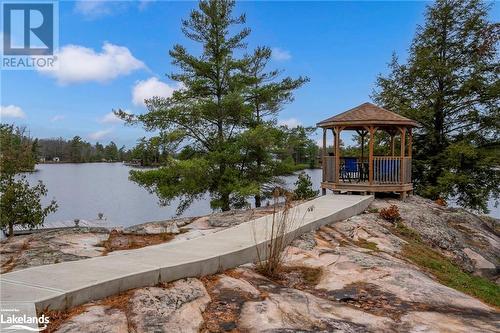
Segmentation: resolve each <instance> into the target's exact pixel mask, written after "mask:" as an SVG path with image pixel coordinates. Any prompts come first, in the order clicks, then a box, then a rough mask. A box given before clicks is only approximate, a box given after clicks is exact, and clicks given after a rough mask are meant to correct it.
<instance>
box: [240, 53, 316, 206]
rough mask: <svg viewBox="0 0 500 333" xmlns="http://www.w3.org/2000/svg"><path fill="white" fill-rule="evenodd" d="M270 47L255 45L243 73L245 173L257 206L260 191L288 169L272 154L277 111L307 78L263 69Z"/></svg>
mask: <svg viewBox="0 0 500 333" xmlns="http://www.w3.org/2000/svg"><path fill="white" fill-rule="evenodd" d="M271 55H272V51H271V49H270V48H268V47H258V48H257V49H256V50H255V51H254V53H253V55H252V56H251V57H250V58H249V66H248V67H247V68H246V74H247V75H248V77H249V78H250V79H251V84H250V86H249V87H248V89H247V91H246V97H245V100H246V102H247V103H248V104H249V105H250V107H251V109H252V114H251V117H250V119H249V122H248V130H247V131H246V132H245V135H244V143H245V144H244V146H245V148H244V149H245V160H244V162H245V167H246V173H247V177H249V178H251V179H253V180H254V182H256V183H257V184H258V193H256V194H255V206H256V207H260V206H261V199H262V195H263V194H265V193H266V192H268V193H270V191H266V190H268V189H271V188H272V185H273V183H277V182H278V180H279V178H278V177H279V176H282V175H284V174H287V173H290V169H289V167H287V165H286V161H284V160H279V159H276V158H274V155H275V154H276V153H277V151H278V150H279V149H282V147H280V143H283V142H280V137H282V136H283V133H281V132H282V129H281V128H279V127H277V126H276V122H277V116H278V113H279V112H280V111H281V110H282V108H283V106H284V105H285V104H286V103H290V102H292V101H293V91H294V90H296V89H298V88H300V87H301V86H302V85H303V84H304V83H306V82H308V81H309V79H308V78H303V77H299V78H298V79H292V78H290V77H285V78H283V79H279V76H280V74H281V73H280V71H278V70H272V71H266V67H267V66H268V63H269V60H270V58H271Z"/></svg>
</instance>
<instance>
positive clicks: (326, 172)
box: [323, 156, 335, 183]
mask: <svg viewBox="0 0 500 333" xmlns="http://www.w3.org/2000/svg"><path fill="white" fill-rule="evenodd" d="M323 181H324V182H329V183H333V182H335V156H323Z"/></svg>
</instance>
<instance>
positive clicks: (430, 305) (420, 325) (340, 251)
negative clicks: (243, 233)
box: [1, 196, 500, 332]
mask: <svg viewBox="0 0 500 333" xmlns="http://www.w3.org/2000/svg"><path fill="white" fill-rule="evenodd" d="M391 205H395V206H396V207H397V208H398V210H399V214H400V219H399V220H398V222H397V223H394V222H389V221H387V220H385V219H383V218H381V216H380V211H381V210H382V209H383V208H387V207H389V206H391ZM271 212H272V211H270V208H263V209H261V210H258V211H234V212H227V213H220V214H213V215H210V216H205V217H199V218H193V219H178V220H171V221H163V222H153V223H146V224H143V225H138V226H134V227H131V228H128V230H123V232H125V233H134V234H136V235H151V234H162V233H169V234H172V235H173V236H172V237H173V238H172V239H170V240H169V241H171V242H175V241H178V240H181V239H186V238H192V237H199V236H201V235H202V234H205V233H209V232H217V230H222V229H223V228H227V227H229V226H232V225H236V224H238V223H241V222H244V221H248V220H251V219H253V218H256V217H258V216H262V215H265V214H269V213H271ZM259 214H260V215H259ZM74 231H76V232H74V233H62V234H59V233H58V232H50V233H48V234H47V235H39V236H37V237H40V238H39V239H32V240H30V242H29V243H28V245H23V244H25V243H23V241H21V240H16V241H13V242H12V244H9V242H4V243H2V244H1V251H2V257H3V256H4V255H3V253H4V251H7V252H8V251H11V252H10V253H12V252H13V251H14V250H13V249H14V248H15V247H16V246H17V249H18V250H19V249H23V248H24V250H22V251H21V252H26V253H27V254H24V255H21V256H20V258H19V259H18V266H16V268H15V269H20V267H22V266H23V265H24V264H23V263H24V261H26V260H36V263H37V264H44V263H46V262H48V261H50V260H49V259H48V258H49V257H50V256H49V255H46V254H45V252H43V251H42V249H49V248H50V250H51V251H53V253H57V255H59V256H60V260H64V259H66V258H69V259H70V260H78V259H81V258H82V257H83V256H82V254H84V255H85V256H88V257H90V256H94V255H102V251H101V249H100V248H99V246H96V244H102V241H103V239H107V237H109V232H107V233H104V232H102V233H100V232H98V231H97V230H74ZM32 236H33V235H32ZM499 236H500V234H499V221H498V220H495V219H491V218H487V217H482V216H476V215H473V214H470V213H468V212H466V211H464V210H462V209H453V208H447V207H444V206H440V205H438V204H436V203H434V202H432V201H430V200H426V199H422V198H420V197H417V196H412V197H409V198H408V199H407V200H405V201H399V200H394V199H376V200H375V201H374V202H373V203H372V204H371V206H370V207H369V208H368V209H367V210H366V211H365V212H364V213H363V214H360V215H357V216H354V217H351V218H349V219H347V220H344V221H340V222H337V223H334V224H331V225H328V226H324V227H322V228H320V229H319V230H317V231H315V232H311V233H308V234H305V235H302V236H301V237H299V238H298V239H296V240H295V241H294V242H293V243H292V244H290V246H288V247H287V249H286V260H285V267H284V268H283V271H282V274H281V275H280V276H277V277H272V278H269V277H266V276H263V275H261V274H260V273H259V272H258V271H257V269H256V267H255V266H254V265H253V264H248V265H244V266H241V267H239V268H237V269H234V270H229V271H226V272H222V273H220V274H216V275H213V276H206V277H200V278H188V279H182V280H178V281H174V282H172V283H167V284H160V285H158V286H154V287H147V288H139V289H135V290H130V291H128V292H126V293H123V294H120V295H115V296H112V297H109V298H107V299H104V300H100V301H96V302H92V303H88V304H84V305H82V306H79V307H77V308H74V309H70V310H69V311H66V312H51V313H48V314H49V316H50V317H51V318H53V319H54V320H53V321H52V323H51V325H50V327H49V330H48V331H49V332H200V331H201V332H382V331H383V332H497V331H498V326H499V324H500V313H499V311H498V309H499V306H500V305H499V304H500V299H499V298H500V288H499V286H498V283H499V282H500V279H499V274H498V272H499V267H500V264H499V263H500V246H499V245H500V237H499ZM24 242H25V240H24ZM43 242H47V243H46V244H44V246H45V247H43V246H42V243H43ZM15 244H17V245H15ZM56 245H57V246H56ZM37 249H38V250H37ZM102 250H104V248H103V249H102ZM132 251H133V250H132ZM415 252H416V253H417V256H415V255H414V254H415ZM28 253H29V254H28ZM108 255H112V253H109V254H108ZM73 256H77V257H78V258H76V259H75V258H74V257H73ZM425 258H427V259H429V262H425V261H422V260H424V259H425ZM443 267H444V268H446V269H445V270H444V271H443V270H442V268H443ZM446 274H448V275H446ZM453 274H455V275H453ZM453 278H456V279H457V281H458V284H454V283H455V281H454V280H453ZM461 284H463V285H464V286H465V287H464V286H462V285H461ZM481 288H482V289H481ZM483 289H484V290H483Z"/></svg>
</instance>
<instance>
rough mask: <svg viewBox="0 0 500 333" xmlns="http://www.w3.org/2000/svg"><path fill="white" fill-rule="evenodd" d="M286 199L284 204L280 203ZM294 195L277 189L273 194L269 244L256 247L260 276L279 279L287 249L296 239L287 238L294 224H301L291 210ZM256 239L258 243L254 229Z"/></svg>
mask: <svg viewBox="0 0 500 333" xmlns="http://www.w3.org/2000/svg"><path fill="white" fill-rule="evenodd" d="M283 199H284V204H281V205H280V201H282V200H283ZM292 201H293V193H290V192H288V191H285V190H283V189H279V188H277V189H275V191H274V193H273V213H272V221H271V225H270V228H271V230H266V232H267V238H268V239H269V242H268V244H267V246H265V247H264V249H261V248H260V247H259V246H256V249H257V265H256V270H257V272H259V273H260V274H262V275H264V276H267V277H270V278H275V277H278V276H279V274H280V272H281V270H282V268H283V261H284V257H285V248H286V247H287V245H288V244H289V243H290V242H291V241H292V240H293V238H294V237H291V236H287V235H288V233H289V232H290V231H291V230H293V229H294V228H293V227H294V224H295V223H298V222H299V219H298V217H297V216H294V214H293V211H292V210H291V209H292V207H293V205H292ZM254 238H255V241H256V243H257V236H256V230H255V228H254Z"/></svg>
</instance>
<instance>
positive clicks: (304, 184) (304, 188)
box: [293, 172, 319, 200]
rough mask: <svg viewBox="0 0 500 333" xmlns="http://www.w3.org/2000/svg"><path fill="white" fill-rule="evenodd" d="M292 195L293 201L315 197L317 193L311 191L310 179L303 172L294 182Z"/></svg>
mask: <svg viewBox="0 0 500 333" xmlns="http://www.w3.org/2000/svg"><path fill="white" fill-rule="evenodd" d="M293 194H294V199H295V200H304V199H310V198H314V197H316V196H317V195H318V194H319V191H315V190H313V188H312V181H311V177H310V176H309V175H308V174H306V173H305V172H301V173H300V174H299V178H298V179H297V181H296V182H295V190H294V191H293Z"/></svg>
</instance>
